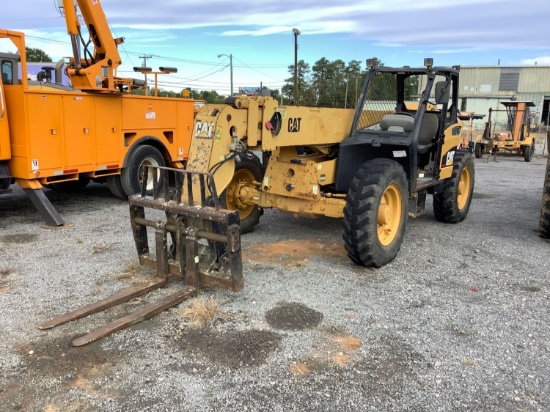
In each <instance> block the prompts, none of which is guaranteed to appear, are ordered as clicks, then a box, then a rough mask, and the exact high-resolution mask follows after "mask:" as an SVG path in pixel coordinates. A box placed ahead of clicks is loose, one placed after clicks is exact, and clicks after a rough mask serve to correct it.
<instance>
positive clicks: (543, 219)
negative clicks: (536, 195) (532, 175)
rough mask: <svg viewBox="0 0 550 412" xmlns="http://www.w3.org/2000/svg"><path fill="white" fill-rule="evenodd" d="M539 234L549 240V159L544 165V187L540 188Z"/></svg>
mask: <svg viewBox="0 0 550 412" xmlns="http://www.w3.org/2000/svg"><path fill="white" fill-rule="evenodd" d="M539 232H540V236H541V237H543V238H545V239H550V158H549V159H548V162H547V163H546V174H545V175H544V186H543V188H542V203H541V208H540V220H539Z"/></svg>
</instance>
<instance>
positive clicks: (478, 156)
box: [474, 143, 483, 159]
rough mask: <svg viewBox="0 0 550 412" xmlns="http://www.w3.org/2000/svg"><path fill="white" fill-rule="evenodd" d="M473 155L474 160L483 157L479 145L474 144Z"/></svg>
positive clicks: (481, 148)
mask: <svg viewBox="0 0 550 412" xmlns="http://www.w3.org/2000/svg"><path fill="white" fill-rule="evenodd" d="M474 153H475V156H476V159H481V158H482V157H483V145H482V144H481V143H476V146H475V149H474Z"/></svg>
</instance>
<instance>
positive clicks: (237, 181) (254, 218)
mask: <svg viewBox="0 0 550 412" xmlns="http://www.w3.org/2000/svg"><path fill="white" fill-rule="evenodd" d="M263 175H264V173H263V169H262V164H261V163H260V160H259V159H258V158H257V157H256V156H253V157H252V158H247V157H244V156H241V161H240V163H237V162H235V173H234V174H233V178H232V179H231V182H229V185H227V187H226V189H225V190H224V191H223V192H222V194H221V195H220V204H221V206H222V207H223V208H224V209H229V210H238V211H239V216H240V218H241V233H242V234H245V233H249V232H252V230H254V226H256V225H257V224H258V223H260V216H261V215H262V213H263V209H262V208H260V207H259V206H258V205H254V204H247V203H246V202H244V203H243V202H242V201H241V197H240V188H241V187H242V186H243V185H250V186H252V184H253V182H261V181H262V179H263V177H264V176H263Z"/></svg>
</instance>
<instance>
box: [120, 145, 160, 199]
mask: <svg viewBox="0 0 550 412" xmlns="http://www.w3.org/2000/svg"><path fill="white" fill-rule="evenodd" d="M142 166H166V163H165V162H164V158H163V157H162V154H161V153H160V152H159V151H158V150H157V149H156V148H154V147H153V146H149V145H143V146H139V147H138V148H137V149H136V150H135V151H134V152H133V153H132V154H131V155H130V157H129V158H128V161H127V166H126V167H125V168H124V169H122V173H121V175H120V183H121V184H122V188H123V189H124V193H125V194H126V195H127V196H130V195H133V194H135V193H140V192H141V176H140V169H141V167H142ZM159 177H160V173H159ZM152 190H153V179H152V176H148V179H147V193H152Z"/></svg>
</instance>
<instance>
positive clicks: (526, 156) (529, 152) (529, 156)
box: [523, 144, 535, 162]
mask: <svg viewBox="0 0 550 412" xmlns="http://www.w3.org/2000/svg"><path fill="white" fill-rule="evenodd" d="M534 152H535V146H534V144H533V145H531V146H529V147H525V148H524V149H523V160H525V161H526V162H530V161H531V160H533V153H534Z"/></svg>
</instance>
